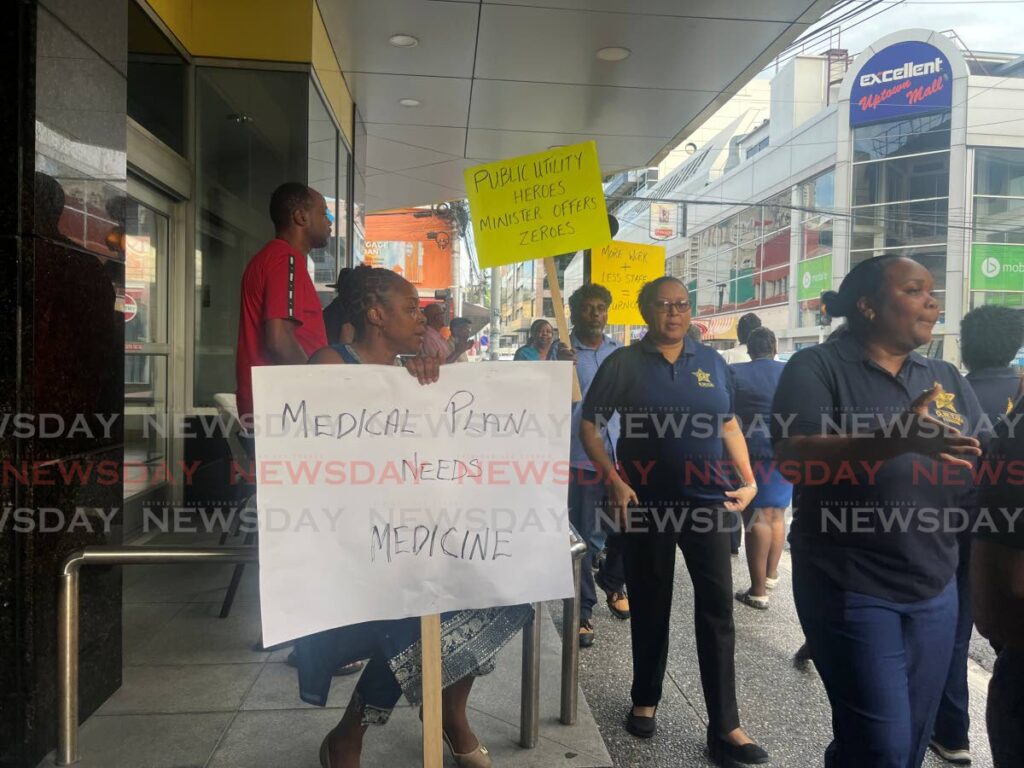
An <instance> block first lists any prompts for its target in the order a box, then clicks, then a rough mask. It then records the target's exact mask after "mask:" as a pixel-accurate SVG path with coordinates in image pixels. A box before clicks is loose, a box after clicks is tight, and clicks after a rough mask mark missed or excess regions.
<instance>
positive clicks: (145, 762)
mask: <svg viewBox="0 0 1024 768" xmlns="http://www.w3.org/2000/svg"><path fill="white" fill-rule="evenodd" d="M149 543H151V544H163V545H172V544H173V545H176V546H182V545H188V544H190V543H191V544H196V545H204V546H211V545H215V544H216V536H214V537H192V538H191V539H190V540H187V541H185V540H181V538H180V537H173V536H169V535H168V536H160V537H157V538H156V539H154V540H152V541H150V542H149ZM232 568H233V566H231V565H211V564H202V565H184V566H177V565H175V566H134V567H131V568H126V569H125V591H124V594H125V612H124V650H125V667H124V684H123V686H122V687H121V689H120V690H119V691H117V693H115V694H114V695H113V696H112V697H111V698H110V699H109V700H108V701H107V702H106V703H105V704H104V705H103V706H102V707H101V708H100V709H99V711H98V712H97V713H96V714H95V715H93V716H92V717H90V718H89V719H88V720H87V721H86V722H85V723H84V724H83V725H82V728H81V735H80V742H81V755H82V762H81V768H94V767H95V768H191V767H192V766H195V767H197V768H203V767H205V766H210V767H211V768H214V767H216V768H235V767H238V768H241V767H242V766H244V767H245V768H303V767H304V766H309V767H310V768H313V767H314V766H317V765H319V763H318V757H317V754H318V750H319V746H320V741H321V739H322V738H323V736H324V734H325V733H326V732H327V731H328V730H330V729H331V727H333V726H334V724H335V723H337V722H338V720H339V719H340V717H341V710H342V709H343V708H344V706H345V704H346V703H347V702H348V699H349V696H350V695H351V693H352V688H353V687H354V685H355V682H356V679H355V678H352V677H344V678H336V679H335V682H334V684H333V687H332V690H331V695H330V699H329V701H328V707H327V708H325V709H320V708H317V707H312V706H308V705H306V704H304V703H303V702H302V701H300V699H299V698H298V690H297V683H296V675H295V670H294V669H292V668H291V667H289V666H288V665H287V664H285V663H284V662H285V658H286V657H287V649H283V650H278V651H275V652H273V653H269V652H264V651H256V650H254V646H255V645H256V643H257V642H258V640H259V637H260V623H259V605H258V580H257V571H256V569H255V568H252V567H250V568H247V569H246V572H245V575H244V577H243V579H242V583H241V586H240V588H239V591H238V595H237V598H236V601H235V604H234V609H233V610H232V613H231V616H230V617H229V618H227V619H220V618H218V613H219V611H220V607H221V601H222V600H223V597H224V592H225V589H226V587H227V584H228V582H229V580H230V578H231V569H232ZM544 621H545V623H544V625H543V627H542V631H541V636H542V660H541V664H542V666H541V679H542V681H543V682H542V687H541V737H540V743H539V744H538V746H537V747H536V749H533V750H524V749H522V748H520V747H519V745H518V739H519V691H520V682H519V681H520V661H521V642H520V640H519V639H518V638H517V639H516V640H514V641H513V642H512V643H510V645H509V646H508V647H507V648H506V649H505V650H504V651H503V652H502V654H501V656H500V658H499V664H498V669H497V670H496V671H495V673H494V674H492V675H489V676H487V677H485V678H483V679H481V680H479V681H478V682H477V684H476V686H475V687H474V691H473V695H472V698H471V699H470V706H471V707H472V712H471V720H472V723H473V725H474V729H475V731H476V733H477V735H478V736H479V737H480V739H481V741H482V742H483V743H485V744H486V745H487V746H488V748H489V749H490V751H491V754H492V755H493V757H494V761H495V764H496V765H498V766H505V767H506V768H519V767H520V766H522V767H523V768H527V767H530V768H533V767H536V768H541V767H543V768H548V767H549V766H566V767H569V766H572V767H577V766H578V767H579V768H591V767H593V768H596V767H597V766H610V765H611V759H610V758H609V757H608V753H607V751H606V750H605V747H604V743H603V742H602V741H601V737H600V734H599V733H598V730H597V725H596V723H595V722H594V719H593V717H592V716H591V714H590V710H589V708H588V707H587V704H586V701H585V700H584V699H583V697H580V711H579V723H578V725H576V726H573V727H565V726H562V725H561V724H560V723H559V722H558V711H559V670H560V662H561V657H560V654H561V643H560V640H559V638H558V635H557V633H556V631H555V626H554V624H553V622H552V621H551V620H550V619H549V618H548V614H547V613H545V614H544ZM420 743H421V736H420V723H419V719H418V718H417V716H416V714H415V712H414V711H413V710H412V708H410V707H408V706H403V707H401V708H400V709H399V710H398V711H396V712H395V714H394V716H393V717H392V720H391V722H390V723H389V724H388V725H387V726H385V727H384V728H379V729H373V730H372V731H371V733H370V734H369V736H368V738H367V741H366V748H365V751H364V761H363V765H364V766H415V765H418V764H419V763H420V754H421V752H420ZM51 760H52V758H50V759H48V760H47V761H44V762H43V763H42V765H43V766H50V765H52V762H51Z"/></svg>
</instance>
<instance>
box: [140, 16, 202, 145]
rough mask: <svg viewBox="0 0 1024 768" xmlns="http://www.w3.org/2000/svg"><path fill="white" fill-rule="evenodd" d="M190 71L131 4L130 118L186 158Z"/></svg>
mask: <svg viewBox="0 0 1024 768" xmlns="http://www.w3.org/2000/svg"><path fill="white" fill-rule="evenodd" d="M187 75H188V69H187V66H186V64H185V60H184V59H183V58H182V57H181V56H180V55H179V54H178V51H177V49H176V48H175V47H174V46H173V45H172V44H171V42H170V41H169V40H168V39H167V38H166V37H164V34H163V32H161V31H160V28H159V27H157V25H156V24H154V23H153V22H152V20H150V18H149V16H147V15H146V13H145V12H144V11H143V10H142V9H141V8H139V6H138V5H136V4H135V3H128V116H129V117H131V118H132V119H133V120H135V122H137V123H138V124H139V125H141V126H142V127H143V128H145V129H146V130H147V131H149V132H150V133H152V134H153V135H154V136H156V137H157V138H158V139H160V141H162V142H163V143H164V144H166V145H167V146H168V147H170V148H171V149H173V150H174V151H175V152H177V153H178V154H179V155H184V154H185V115H186V114H187V111H186V109H185V83H186V78H187Z"/></svg>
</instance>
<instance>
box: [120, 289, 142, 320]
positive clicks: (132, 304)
mask: <svg viewBox="0 0 1024 768" xmlns="http://www.w3.org/2000/svg"><path fill="white" fill-rule="evenodd" d="M137 314H139V305H138V302H136V301H135V297H134V296H132V295H131V294H130V293H129V294H125V297H124V321H125V322H126V323H130V322H131V321H132V320H134V319H135V316H136V315H137Z"/></svg>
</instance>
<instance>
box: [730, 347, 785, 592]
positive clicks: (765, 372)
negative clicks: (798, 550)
mask: <svg viewBox="0 0 1024 768" xmlns="http://www.w3.org/2000/svg"><path fill="white" fill-rule="evenodd" d="M746 348H747V352H748V353H749V355H750V360H749V361H748V362H745V363H733V364H732V373H733V377H734V379H735V381H736V416H737V417H738V418H739V420H740V424H742V425H743V432H744V434H745V435H746V438H747V450H748V451H749V452H750V458H751V459H752V460H753V461H754V462H755V463H756V464H758V465H760V466H759V469H758V472H757V475H758V477H759V479H760V480H761V482H760V485H759V488H758V490H757V496H756V497H755V498H754V500H753V501H752V502H751V503H750V506H749V507H747V509H746V510H745V511H744V513H743V521H744V524H745V525H746V526H747V568H748V569H749V570H750V589H748V590H745V591H743V592H737V593H736V599H737V600H739V601H740V602H741V603H743V604H744V605H749V606H750V607H751V608H758V609H760V610H766V609H767V608H768V590H769V589H775V585H776V584H778V582H779V560H781V559H782V550H783V549H784V548H785V544H786V507H788V506H789V505H790V502H792V500H793V486H792V485H790V483H789V482H788V481H787V480H786V479H785V478H784V477H783V476H782V475H781V474H780V473H779V470H778V468H777V467H775V466H773V465H772V464H773V463H772V441H771V440H770V439H769V437H768V431H767V427H768V425H769V424H770V423H771V417H772V399H773V398H774V397H775V390H776V389H777V388H778V386H779V378H780V377H781V376H782V370H783V369H784V368H785V367H786V364H785V363H783V362H781V361H779V360H776V359H775V355H776V353H777V352H778V344H777V342H776V340H775V334H774V333H772V332H771V330H770V329H768V328H755V329H754V330H753V331H751V332H750V333H749V335H748V336H747V343H746Z"/></svg>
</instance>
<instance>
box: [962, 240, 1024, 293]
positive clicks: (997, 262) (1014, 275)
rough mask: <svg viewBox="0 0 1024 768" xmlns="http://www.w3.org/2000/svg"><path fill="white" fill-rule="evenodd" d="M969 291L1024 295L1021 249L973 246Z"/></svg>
mask: <svg viewBox="0 0 1024 768" xmlns="http://www.w3.org/2000/svg"><path fill="white" fill-rule="evenodd" d="M971 290H972V291H1019V292H1024V245H1007V244H1003V243H975V244H974V245H973V246H972V247H971Z"/></svg>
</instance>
